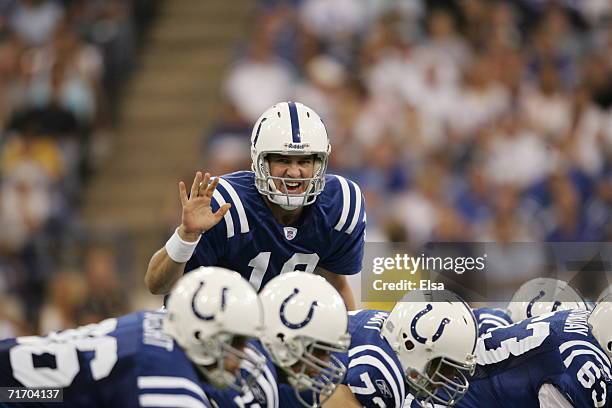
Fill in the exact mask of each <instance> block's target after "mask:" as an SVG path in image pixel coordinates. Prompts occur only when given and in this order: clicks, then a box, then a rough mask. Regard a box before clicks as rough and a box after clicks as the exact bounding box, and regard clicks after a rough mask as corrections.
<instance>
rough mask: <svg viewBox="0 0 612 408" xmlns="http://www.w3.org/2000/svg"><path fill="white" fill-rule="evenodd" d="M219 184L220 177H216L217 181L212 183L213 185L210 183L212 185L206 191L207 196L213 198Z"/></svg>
mask: <svg viewBox="0 0 612 408" xmlns="http://www.w3.org/2000/svg"><path fill="white" fill-rule="evenodd" d="M218 184H219V177H215V179H214V180H213V181H212V183H210V185H209V186H208V188H207V189H206V195H207V196H209V197H211V196H212V195H213V193H214V192H215V189H216V188H217V185H218Z"/></svg>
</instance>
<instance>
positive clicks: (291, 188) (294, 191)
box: [274, 179, 306, 195]
mask: <svg viewBox="0 0 612 408" xmlns="http://www.w3.org/2000/svg"><path fill="white" fill-rule="evenodd" d="M289 180H290V179H285V180H284V182H283V180H274V183H275V184H276V188H277V189H278V190H279V191H280V192H281V193H286V194H291V195H300V194H303V193H304V192H305V191H306V181H304V180H299V179H298V180H295V181H289Z"/></svg>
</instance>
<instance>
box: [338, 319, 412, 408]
mask: <svg viewBox="0 0 612 408" xmlns="http://www.w3.org/2000/svg"><path fill="white" fill-rule="evenodd" d="M388 316H389V313H388V312H384V311H379V310H360V311H354V312H349V326H348V330H349V333H350V335H351V344H350V346H349V350H348V353H339V354H336V356H337V357H338V358H339V359H340V361H342V363H343V364H344V365H345V366H346V367H347V373H346V376H345V378H344V381H343V384H345V385H347V386H348V387H349V388H350V389H351V391H352V392H353V395H354V396H355V398H356V399H357V400H358V401H359V402H360V403H361V404H362V405H363V406H365V407H374V408H385V407H386V408H400V407H401V406H402V404H403V402H404V399H405V398H406V383H405V381H404V374H403V372H404V371H403V369H402V365H401V363H400V361H399V359H398V358H397V355H396V354H395V352H394V351H393V350H392V349H391V346H390V345H389V343H387V340H385V339H384V338H383V337H382V335H381V332H380V331H381V328H382V325H383V323H384V321H385V319H386V318H387V317H388Z"/></svg>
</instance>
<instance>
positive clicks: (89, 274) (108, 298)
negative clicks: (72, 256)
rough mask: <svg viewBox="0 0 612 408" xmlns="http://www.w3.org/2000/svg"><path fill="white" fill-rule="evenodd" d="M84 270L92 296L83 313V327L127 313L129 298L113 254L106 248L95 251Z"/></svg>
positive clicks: (81, 321) (82, 310)
mask: <svg viewBox="0 0 612 408" xmlns="http://www.w3.org/2000/svg"><path fill="white" fill-rule="evenodd" d="M84 269H85V282H86V284H87V287H88V288H89V293H88V296H87V297H86V298H85V299H84V302H83V305H82V308H81V311H80V313H81V316H80V319H81V320H80V323H81V324H88V323H95V322H99V321H100V320H102V319H105V318H107V317H111V316H120V315H122V314H124V313H126V312H127V311H128V303H127V294H126V292H125V286H124V285H123V283H124V282H122V281H121V280H120V279H119V274H118V271H117V261H116V259H115V256H114V254H113V252H111V251H110V250H108V249H106V248H96V247H94V248H91V249H90V250H89V251H88V252H87V254H86V258H85V266H84Z"/></svg>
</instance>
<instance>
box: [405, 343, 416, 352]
mask: <svg viewBox="0 0 612 408" xmlns="http://www.w3.org/2000/svg"><path fill="white" fill-rule="evenodd" d="M404 347H406V350H408V351H410V350H412V349H413V348H414V343H413V342H412V341H411V340H406V341H405V342H404Z"/></svg>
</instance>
